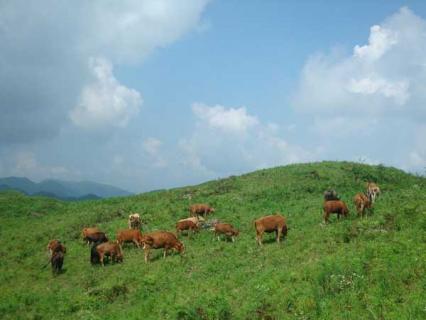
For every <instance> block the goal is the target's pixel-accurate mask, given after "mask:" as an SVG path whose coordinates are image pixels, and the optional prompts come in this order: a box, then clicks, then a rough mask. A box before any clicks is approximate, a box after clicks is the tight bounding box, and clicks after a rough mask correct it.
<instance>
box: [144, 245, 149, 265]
mask: <svg viewBox="0 0 426 320" xmlns="http://www.w3.org/2000/svg"><path fill="white" fill-rule="evenodd" d="M144 251H145V252H144V254H145V263H148V258H149V248H148V247H144Z"/></svg>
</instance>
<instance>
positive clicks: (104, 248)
mask: <svg viewBox="0 0 426 320" xmlns="http://www.w3.org/2000/svg"><path fill="white" fill-rule="evenodd" d="M96 252H97V253H98V256H99V261H100V263H101V264H102V265H104V258H105V256H109V257H111V260H112V261H113V262H122V261H123V252H122V250H121V247H120V245H119V244H118V242H117V241H115V242H104V243H101V244H99V245H97V246H96Z"/></svg>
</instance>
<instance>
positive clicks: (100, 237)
mask: <svg viewBox="0 0 426 320" xmlns="http://www.w3.org/2000/svg"><path fill="white" fill-rule="evenodd" d="M85 240H87V242H88V243H89V244H90V243H102V242H107V241H108V238H107V236H106V234H105V233H103V232H101V231H99V232H93V233H90V234H88V235H87V236H86V238H85Z"/></svg>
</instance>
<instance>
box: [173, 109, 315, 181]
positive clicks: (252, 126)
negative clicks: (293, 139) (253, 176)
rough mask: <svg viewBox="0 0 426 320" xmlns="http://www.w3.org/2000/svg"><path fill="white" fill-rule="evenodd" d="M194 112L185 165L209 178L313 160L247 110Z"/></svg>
mask: <svg viewBox="0 0 426 320" xmlns="http://www.w3.org/2000/svg"><path fill="white" fill-rule="evenodd" d="M192 111H193V114H194V116H195V117H196V118H197V121H198V123H197V125H196V126H195V128H194V131H193V133H192V135H191V136H190V137H187V138H184V139H181V140H180V142H179V147H180V151H181V154H182V159H183V160H182V163H183V165H184V166H186V167H187V168H189V169H191V170H195V171H197V172H198V173H199V175H202V176H203V177H205V178H213V177H220V176H226V175H229V174H235V173H241V172H246V171H250V170H254V169H260V168H266V167H271V166H276V165H284V164H288V163H294V162H304V161H307V160H308V159H312V154H311V153H310V152H307V151H306V150H304V149H303V148H301V147H299V146H296V145H293V144H291V143H289V142H288V141H286V140H285V139H284V138H282V137H281V135H280V131H281V128H280V127H279V126H278V125H276V124H271V123H262V122H261V121H260V120H259V119H258V118H257V117H256V116H254V115H251V114H250V113H248V111H247V109H246V108H245V107H240V108H233V107H225V106H217V105H216V106H208V105H205V104H200V103H198V104H194V105H193V106H192ZM230 133H231V134H230Z"/></svg>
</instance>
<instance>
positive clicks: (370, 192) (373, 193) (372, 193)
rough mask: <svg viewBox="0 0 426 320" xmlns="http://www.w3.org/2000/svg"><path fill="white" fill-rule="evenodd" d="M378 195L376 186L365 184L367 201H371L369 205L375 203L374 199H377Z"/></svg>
mask: <svg viewBox="0 0 426 320" xmlns="http://www.w3.org/2000/svg"><path fill="white" fill-rule="evenodd" d="M379 195H380V188H379V186H378V185H377V184H375V183H374V182H367V196H368V199H369V200H370V201H371V204H374V202H375V201H376V198H378V197H379Z"/></svg>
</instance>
